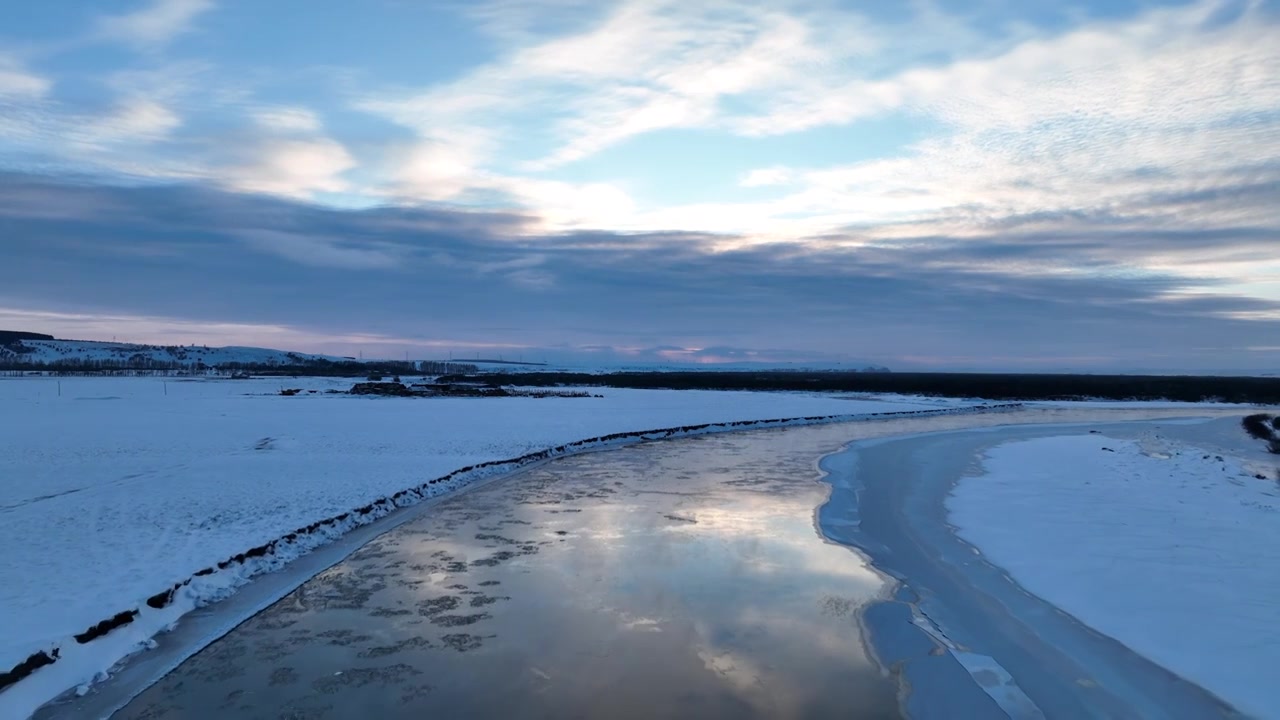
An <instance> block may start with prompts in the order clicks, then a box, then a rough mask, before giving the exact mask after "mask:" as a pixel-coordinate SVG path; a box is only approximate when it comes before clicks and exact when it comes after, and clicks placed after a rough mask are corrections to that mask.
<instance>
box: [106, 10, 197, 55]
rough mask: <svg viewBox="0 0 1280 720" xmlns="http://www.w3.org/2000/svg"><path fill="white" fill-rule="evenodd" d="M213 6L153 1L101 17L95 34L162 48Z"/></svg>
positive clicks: (139, 45)
mask: <svg viewBox="0 0 1280 720" xmlns="http://www.w3.org/2000/svg"><path fill="white" fill-rule="evenodd" d="M213 6H214V2H213V0H153V1H152V2H151V4H150V5H148V6H146V7H144V8H142V9H140V10H136V11H134V12H131V13H127V14H124V15H111V16H107V17H103V18H101V19H100V20H99V21H98V31H99V34H100V35H101V36H102V37H103V38H105V39H108V40H114V41H118V42H123V43H127V44H130V45H134V46H136V47H139V48H147V49H153V48H158V47H163V46H164V45H166V44H168V43H169V41H170V40H172V39H173V38H175V37H177V36H178V35H181V34H182V33H184V32H187V31H188V30H190V29H191V25H192V22H193V21H194V20H195V19H196V17H197V16H199V15H200V14H202V13H204V12H207V11H208V10H211V9H212V8H213Z"/></svg>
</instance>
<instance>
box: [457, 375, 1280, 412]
mask: <svg viewBox="0 0 1280 720" xmlns="http://www.w3.org/2000/svg"><path fill="white" fill-rule="evenodd" d="M489 377H492V376H486V375H480V376H472V375H466V374H463V375H456V376H454V375H450V376H446V377H443V378H441V381H442V382H467V381H477V380H482V379H486V378H489ZM502 377H503V383H506V384H511V385H525V386H533V387H551V386H556V385H578V386H594V387H617V388H641V389H644V388H667V389H676V390H808V391H824V392H876V393H905V394H912V395H936V396H942V397H976V398H985V399H988V400H1078V399H1083V398H1097V399H1102V400H1176V401H1185V402H1202V401H1206V400H1209V401H1220V402H1236V403H1262V404H1280V378H1267V377H1199V376H1186V375H1022V374H997V373H982V374H978V373H973V374H970V373H867V372H809V371H783V370H779V371H766V372H751V371H734V372H728V371H725V372H715V371H712V372H706V371H699V372H617V373H606V374H599V375H596V374H588V373H523V372H521V373H504V374H503V376H502Z"/></svg>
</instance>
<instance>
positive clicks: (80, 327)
mask: <svg viewBox="0 0 1280 720" xmlns="http://www.w3.org/2000/svg"><path fill="white" fill-rule="evenodd" d="M0 260H2V261H3V262H0V328H6V329H22V330H32V331H39V332H48V333H52V334H54V335H57V336H59V337H72V338H83V339H111V338H112V337H117V338H119V339H121V340H126V339H127V340H131V341H138V342H157V343H165V344H175V343H199V344H210V345H214V344H217V345H223V344H239V345H259V346H268V347H283V348H287V349H291V350H301V351H311V352H330V353H334V354H343V355H354V354H355V353H356V352H361V353H363V354H364V355H365V356H366V357H371V356H380V355H381V356H387V357H401V356H402V355H405V354H409V355H411V356H413V357H418V358H424V359H426V358H439V357H447V356H448V355H450V354H453V355H455V356H459V357H462V356H467V355H471V356H474V355H475V354H485V355H489V354H495V353H497V354H503V355H504V356H516V357H525V358H526V359H556V360H565V359H573V358H578V359H582V360H583V361H584V362H588V361H599V362H605V361H608V362H650V361H653V362H699V363H714V362H763V363H774V364H778V363H844V364H854V365H856V364H860V363H874V364H878V365H885V366H888V367H890V368H892V369H903V370H906V369H919V370H930V369H938V370H975V369H978V370H982V369H986V370H1027V371H1036V370H1043V371H1049V370H1053V371H1058V370H1073V371H1086V372H1103V371H1142V370H1154V371H1160V372H1174V371H1186V372H1277V371H1280V0H1197V1H1194V2H1186V1H1161V0H1152V1H1148V2H1138V1H1130V0H1087V1H1085V2H1058V1H1057V0H1053V1H1049V0H1043V1H1042V0H1027V1H1021V0H976V1H970V2H961V1H960V0H909V1H907V2H901V3H883V2H839V1H837V0H771V1H769V2H752V1H750V0H742V1H738V0H478V1H466V0H416V1H415V0H368V1H367V2H363V3H349V2H337V1H336V0H306V1H305V2H304V1H303V0H273V1H272V2H269V3H258V2H248V1H247V0H110V1H103V2H95V3H84V2H79V1H78V0H45V2H39V3H21V2H14V3H4V4H0Z"/></svg>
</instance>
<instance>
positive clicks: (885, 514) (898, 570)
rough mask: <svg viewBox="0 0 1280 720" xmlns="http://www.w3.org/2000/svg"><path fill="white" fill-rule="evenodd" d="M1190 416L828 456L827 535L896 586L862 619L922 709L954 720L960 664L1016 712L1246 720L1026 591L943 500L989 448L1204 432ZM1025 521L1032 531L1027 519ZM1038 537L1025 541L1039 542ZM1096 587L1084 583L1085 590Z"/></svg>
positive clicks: (913, 708) (1011, 431)
mask: <svg viewBox="0 0 1280 720" xmlns="http://www.w3.org/2000/svg"><path fill="white" fill-rule="evenodd" d="M1095 419H1097V418H1095ZM1117 419H1118V418H1117ZM1184 422H1186V421H1185V420H1170V419H1165V420H1156V421H1152V420H1147V421H1138V422H1129V423H1124V424H1114V423H1107V424H1079V423H1077V424H1074V425H1054V426H1017V427H1001V428H987V429H980V430H979V429H974V430H966V431H962V432H947V433H934V434H927V435H915V436H911V437H906V438H897V439H889V440H878V441H868V442H860V443H857V444H854V445H852V446H850V447H848V448H846V449H845V450H844V451H842V452H840V453H837V454H835V455H832V456H829V457H827V458H825V459H824V460H823V461H822V467H823V468H824V470H826V471H827V473H828V475H827V477H826V481H827V482H828V483H830V485H831V488H832V492H831V497H830V499H829V500H828V502H827V503H826V504H825V505H824V506H823V507H822V508H820V509H819V511H818V523H819V526H820V528H821V530H822V532H823V534H824V535H826V536H827V537H829V538H831V539H832V540H834V541H836V542H841V543H844V544H848V545H851V546H854V547H858V548H860V549H861V550H862V551H863V552H865V553H866V554H867V555H868V556H869V557H870V559H871V561H872V563H873V565H874V566H875V567H876V568H877V569H879V570H881V571H882V572H884V573H885V574H886V575H887V576H889V577H891V578H893V579H894V581H895V583H896V584H897V587H896V590H895V592H894V595H893V596H892V597H891V598H889V599H887V600H885V601H883V602H881V603H879V604H876V605H872V606H870V607H869V608H868V609H867V611H866V613H865V614H864V620H863V621H864V623H866V624H867V626H868V630H869V636H870V639H871V642H872V644H873V647H874V648H875V649H876V653H877V655H878V656H879V657H880V659H881V660H882V662H885V663H886V664H889V665H892V664H894V663H895V662H896V663H900V664H899V665H898V672H899V673H900V675H901V677H902V680H903V684H904V687H906V688H908V690H907V691H906V693H907V707H908V711H909V712H910V714H911V715H912V716H913V717H916V718H920V717H944V716H946V714H947V713H946V712H945V711H946V710H947V709H948V708H947V703H948V702H949V700H950V698H952V697H956V694H955V693H956V690H955V685H954V681H955V672H954V670H955V667H954V666H955V665H958V666H960V667H963V668H964V669H965V670H966V671H967V673H968V675H970V676H971V678H972V680H971V685H972V686H973V687H980V688H982V689H983V690H984V691H985V692H986V694H987V695H988V696H989V697H990V699H991V700H993V701H994V702H995V703H997V704H998V705H999V706H1000V707H1001V708H1003V711H1004V714H1007V715H1009V716H1010V717H1015V718H1022V717H1027V718H1035V717H1115V718H1124V717H1169V718H1205V717H1236V716H1238V713H1237V712H1236V711H1235V710H1234V709H1233V708H1232V707H1231V706H1230V705H1228V704H1227V703H1226V702H1224V701H1223V700H1220V699H1219V698H1217V697H1215V696H1214V695H1213V694H1211V693H1210V692H1208V691H1206V690H1204V689H1202V688H1201V687H1199V686H1198V685H1196V684H1194V683H1192V682H1190V681H1188V680H1185V679H1183V678H1182V677H1179V676H1178V675H1176V674H1174V673H1173V672H1171V671H1170V670H1168V669H1166V668H1164V667H1161V666H1160V665H1157V664H1156V663H1154V662H1152V661H1151V660H1149V659H1147V658H1146V657H1144V656H1142V655H1140V654H1138V653H1136V652H1134V651H1133V650H1131V649H1130V648H1128V647H1126V646H1125V645H1124V644H1122V643H1121V642H1119V641H1117V640H1115V639H1113V638H1112V637H1109V636H1107V635H1103V634H1101V633H1099V632H1097V631H1096V630H1095V629H1093V628H1091V627H1088V626H1086V625H1084V624H1082V623H1081V622H1079V621H1078V620H1077V619H1076V618H1075V617H1073V616H1071V615H1068V614H1067V613H1065V612H1063V611H1062V609H1060V608H1058V607H1056V606H1055V605H1053V604H1050V602H1046V601H1045V600H1044V599H1041V598H1040V597H1037V596H1035V595H1033V594H1031V593H1029V592H1027V591H1026V590H1025V589H1024V588H1023V587H1022V586H1020V585H1019V584H1018V583H1017V582H1015V580H1014V579H1012V578H1011V577H1010V575H1009V573H1008V571H1007V570H1006V568H1003V567H999V566H996V565H994V564H992V563H991V562H989V561H988V559H987V558H985V557H984V556H983V555H982V554H981V553H980V552H978V551H977V550H975V548H974V547H973V546H972V545H970V544H969V543H967V542H965V541H964V540H963V539H961V538H960V537H958V536H957V534H956V531H955V528H954V527H952V524H951V519H950V517H949V515H948V511H947V507H946V499H947V498H948V497H949V495H950V494H951V493H952V491H953V490H954V488H955V486H956V484H957V483H958V482H960V481H961V479H962V478H966V477H968V478H972V477H973V476H975V475H978V474H979V473H980V471H981V465H980V462H981V458H982V456H983V454H984V453H985V452H987V451H988V450H989V449H990V448H992V447H996V446H1000V445H1003V444H1007V443H1010V442H1016V441H1026V440H1030V439H1034V438H1046V437H1057V436H1063V435H1068V436H1084V437H1096V435H1094V434H1092V433H1107V434H1108V435H1109V436H1113V437H1114V436H1133V437H1138V436H1141V435H1142V434H1143V433H1144V432H1145V433H1150V432H1152V431H1155V430H1156V429H1158V428H1163V429H1164V430H1169V429H1170V428H1175V427H1176V428H1181V429H1182V430H1183V432H1184V433H1186V432H1188V431H1189V429H1190V428H1192V427H1193V426H1190V425H1183V424H1180V423H1184ZM1217 422H1218V423H1219V424H1222V423H1226V424H1229V423H1231V422H1238V419H1234V418H1232V419H1225V420H1220V421H1217ZM1091 431H1092V433H1091ZM1059 461H1061V459H1059ZM1023 499H1024V500H1025V501H1026V502H1032V500H1031V499H1029V498H1026V497H1024V498H1023ZM969 502H970V503H971V504H972V503H973V502H981V500H980V499H973V498H971V499H970V501H969ZM1020 507H1026V506H1025V505H1023V506H1020ZM1001 512H1002V513H1003V516H1002V517H1003V522H1002V518H996V517H993V516H991V515H990V514H989V513H988V514H987V515H984V517H985V518H986V519H987V520H988V521H989V522H990V523H991V524H992V525H1008V524H1010V523H1011V522H1014V520H1013V519H1012V518H1011V517H1010V513H1015V512H1017V510H1016V509H1015V508H1014V507H1013V506H1010V505H1008V504H1006V505H1004V506H1002V509H1001ZM1017 527H1020V528H1022V529H1023V531H1024V532H1026V533H1034V532H1035V528H1033V527H1030V526H1028V524H1027V523H1025V522H1023V523H1021V524H1018V525H1017ZM1032 537H1033V536H1032V535H1028V536H1027V540H1028V542H1031V541H1032ZM1188 541H1189V542H1193V541H1194V539H1191V538H1188ZM1036 547H1039V548H1042V551H1043V552H1042V554H1043V557H1040V558H1039V561H1040V562H1042V563H1045V564H1048V565H1051V566H1054V567H1055V568H1056V565H1054V564H1055V562H1056V561H1055V555H1056V554H1058V553H1061V552H1066V548H1063V547H1059V548H1057V551H1056V552H1055V551H1054V550H1052V549H1044V546H1043V544H1039V545H1036ZM1046 572H1050V573H1052V572H1053V570H1046ZM1088 581H1089V578H1088V577H1080V576H1077V577H1076V578H1075V582H1076V583H1077V584H1079V583H1088ZM1134 590H1135V589H1134V588H1125V589H1123V590H1122V589H1112V590H1111V591H1113V592H1133V591H1134ZM1107 591H1108V590H1107V589H1105V588H1103V589H1101V590H1100V592H1102V593H1105V592H1107ZM1139 591H1140V590H1139ZM1228 594H1229V593H1228ZM1245 600H1246V601H1247V600H1248V599H1247V598H1245ZM1212 610H1213V608H1205V609H1204V612H1205V613H1211V612H1212ZM939 657H945V658H949V659H950V661H951V663H945V662H942V661H939V660H937V659H936V658H939ZM937 666H946V667H947V668H948V669H949V671H950V672H949V674H947V673H941V674H940V671H939V670H938V669H937ZM974 716H976V717H983V716H985V715H974Z"/></svg>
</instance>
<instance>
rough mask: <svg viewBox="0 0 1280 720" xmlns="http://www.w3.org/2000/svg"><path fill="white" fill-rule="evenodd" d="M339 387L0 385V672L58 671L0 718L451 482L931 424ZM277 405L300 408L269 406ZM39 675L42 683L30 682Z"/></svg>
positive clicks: (114, 382)
mask: <svg viewBox="0 0 1280 720" xmlns="http://www.w3.org/2000/svg"><path fill="white" fill-rule="evenodd" d="M349 386H350V381H346V380H335V379H325V378H312V379H300V380H294V379H285V380H278V379H277V380H246V381H232V380H212V379H202V380H179V379H173V378H169V379H164V378H61V379H57V378H34V377H28V378H0V426H2V428H3V432H0V457H3V458H4V464H3V468H4V470H3V475H2V476H0V547H3V548H4V552H3V553H0V673H3V672H4V671H7V670H8V669H9V668H11V667H14V666H15V664H17V663H19V662H21V661H23V660H24V659H26V658H28V657H30V656H31V655H32V654H33V653H38V652H40V651H42V650H43V651H47V652H51V651H52V649H53V648H59V651H60V653H61V655H60V659H59V661H58V662H57V663H56V664H55V665H52V666H49V667H47V668H43V669H40V670H36V672H35V674H33V675H32V676H31V677H29V678H28V679H27V680H24V681H22V682H19V683H17V684H16V685H13V686H12V687H11V688H10V689H8V690H4V691H0V716H4V717H20V716H23V715H25V714H26V713H29V712H30V711H31V710H32V709H34V707H35V706H36V705H38V704H40V703H42V702H44V701H46V700H48V699H50V698H51V697H52V696H53V694H56V693H57V692H58V691H61V690H64V689H67V688H69V687H71V686H73V685H74V684H79V683H85V682H89V681H91V680H92V679H93V678H94V676H95V674H97V673H99V672H101V671H104V670H106V669H107V668H108V667H110V665H111V664H112V663H113V662H114V661H116V660H117V659H119V658H120V657H123V656H124V655H126V654H128V653H129V652H131V651H133V650H136V649H137V648H138V647H140V645H141V644H144V643H145V642H146V641H147V640H148V638H149V637H150V636H151V635H152V634H154V633H155V632H156V631H158V630H159V629H161V628H163V627H164V626H165V625H167V624H168V623H170V622H173V621H174V620H175V619H176V618H177V617H178V616H180V615H181V614H182V613H183V612H185V611H187V610H190V609H191V608H193V607H195V606H196V605H197V604H199V603H202V602H206V601H208V600H212V599H216V598H218V597H220V596H224V595H225V594H227V593H229V592H232V591H233V590H234V588H235V587H236V586H238V585H240V584H243V582H245V581H246V580H247V577H245V576H246V575H247V574H248V573H250V572H251V571H252V572H257V571H261V570H262V569H269V568H270V565H268V566H267V567H266V568H264V567H263V566H262V565H261V564H259V565H258V566H250V565H246V566H244V567H243V568H236V567H233V568H230V569H228V570H227V571H225V572H221V571H220V572H217V573H214V574H211V575H207V576H202V577H197V578H195V579H194V581H193V582H191V583H190V584H188V585H184V586H182V587H181V588H180V589H179V592H178V593H177V597H175V598H174V600H173V602H172V604H171V605H168V606H166V607H165V608H163V609H162V610H153V609H148V607H147V606H146V605H145V602H146V600H147V599H148V598H149V597H151V596H153V595H154V594H156V593H159V592H162V591H164V590H166V589H167V588H169V587H172V586H173V585H174V584H175V583H181V582H182V581H184V580H186V579H188V578H191V576H192V574H193V573H196V572H198V571H200V570H202V569H204V568H209V567H216V566H217V564H218V563H219V562H220V561H223V560H226V559H227V558H229V557H231V556H234V555H236V554H237V553H243V552H244V551H246V550H248V549H250V548H253V547H255V546H259V545H261V544H263V543H267V542H270V541H272V540H275V539H277V538H280V537H282V536H284V535H286V534H288V533H290V532H291V531H293V530H295V529H297V528H300V527H304V526H307V525H308V524H309V523H313V522H315V521H317V520H320V519H323V518H328V517H332V516H334V515H337V514H340V513H345V512H347V511H351V510H353V509H355V508H358V507H360V506H362V505H365V504H367V503H369V502H371V501H373V500H375V499H378V498H383V497H386V496H389V495H391V494H393V493H396V492H398V491H401V490H404V489H406V488H410V487H414V486H418V485H420V484H422V483H424V482H426V481H427V480H429V479H432V478H436V477H440V476H443V475H446V474H448V473H450V472H451V471H454V470H457V469H459V468H461V467H464V466H470V465H474V464H476V463H479V462H485V461H491V460H498V459H505V458H511V457H516V456H520V455H524V454H526V453H529V452H532V451H536V450H541V449H543V448H547V447H551V446H556V445H560V444H564V443H567V442H571V441H576V440H580V439H583V438H588V437H593V436H600V435H604V434H610V433H617V432H626V431H638V430H645V429H652V428H665V427H672V426H680V425H691V424H701V423H718V422H728V421H736V420H751V419H766V418H786V417H802V416H817V415H844V414H857V413H873V412H891V411H902V410H922V409H933V408H936V407H938V404H936V403H933V402H929V401H923V400H919V399H914V400H913V399H911V398H895V399H894V400H893V401H877V400H866V399H849V398H840V397H833V396H826V397H820V396H811V395H804V394H788V393H749V392H700V391H651V390H610V389H602V390H594V391H593V392H598V393H600V394H602V395H604V396H605V397H603V398H541V399H534V398H486V399H475V398H439V399H402V398H360V397H351V396H345V395H326V394H324V393H323V391H324V390H327V389H346V388H348V387H349ZM281 387H300V388H304V389H308V390H316V391H317V393H316V394H307V393H304V394H302V395H299V396H296V397H279V396H276V395H275V393H276V392H277V391H278V390H279V389H280V388H281ZM947 404H948V405H950V404H953V403H947ZM340 530H341V528H338V529H337V530H335V532H338V531H340ZM283 560H287V556H282V557H280V558H275V559H269V562H275V563H278V562H280V561H283ZM134 609H140V610H141V611H142V613H143V614H142V616H141V617H139V618H138V619H137V621H136V622H133V623H131V624H130V625H128V626H127V627H123V628H121V629H120V630H117V631H115V632H112V633H110V634H108V635H106V636H105V637H103V638H100V639H98V640H95V641H93V642H90V643H88V644H85V645H81V644H79V643H77V642H75V640H74V639H73V636H74V635H75V634H77V633H83V632H84V631H85V630H86V629H87V628H89V627H90V626H92V625H93V624H95V623H97V622H99V621H101V620H103V619H105V618H110V617H111V616H113V615H114V614H116V613H120V612H127V611H131V610H134ZM53 668H57V673H53V672H51V671H52V670H53ZM42 674H43V675H42ZM42 676H43V677H45V678H55V677H56V678H58V680H57V681H56V682H53V683H52V684H50V683H44V684H41V683H40V682H36V681H38V680H40V678H41V677H42ZM68 680H70V684H68V682H67V681H68ZM59 684H60V686H59Z"/></svg>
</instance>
